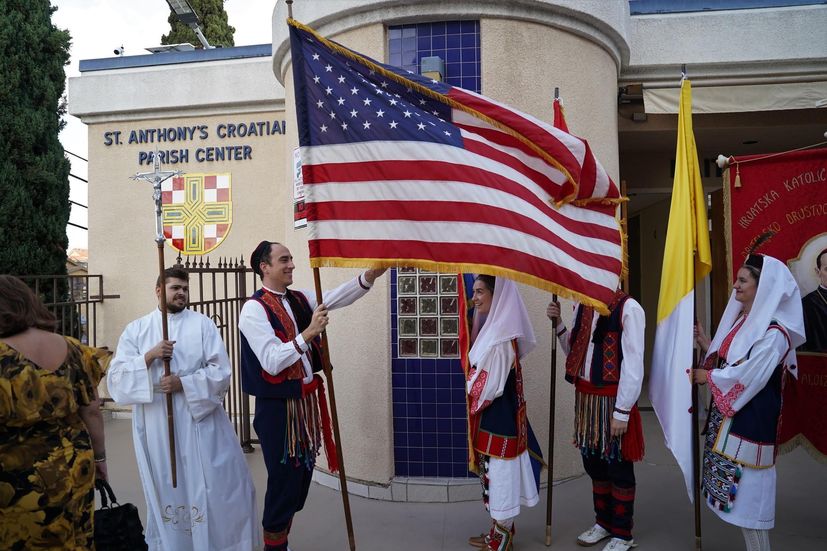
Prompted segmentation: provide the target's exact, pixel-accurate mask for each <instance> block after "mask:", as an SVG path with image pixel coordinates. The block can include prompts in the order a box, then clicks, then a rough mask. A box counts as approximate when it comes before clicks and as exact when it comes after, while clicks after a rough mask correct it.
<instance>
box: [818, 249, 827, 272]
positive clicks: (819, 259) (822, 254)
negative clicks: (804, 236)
mask: <svg viewBox="0 0 827 551" xmlns="http://www.w3.org/2000/svg"><path fill="white" fill-rule="evenodd" d="M825 254H827V249H824V250H823V251H821V252H820V253H818V256H817V257H816V269H818V270H820V269H821V257H822V256H824V255H825Z"/></svg>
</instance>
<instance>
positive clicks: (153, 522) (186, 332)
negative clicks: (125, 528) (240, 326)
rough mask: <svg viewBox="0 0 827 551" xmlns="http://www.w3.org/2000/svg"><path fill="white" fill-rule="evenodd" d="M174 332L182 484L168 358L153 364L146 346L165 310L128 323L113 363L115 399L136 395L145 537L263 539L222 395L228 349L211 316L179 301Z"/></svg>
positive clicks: (225, 545)
mask: <svg viewBox="0 0 827 551" xmlns="http://www.w3.org/2000/svg"><path fill="white" fill-rule="evenodd" d="M168 324H169V339H170V340H173V341H176V342H175V346H174V349H173V354H172V361H171V363H170V371H171V373H173V374H175V375H178V376H179V377H180V378H181V384H182V386H183V392H176V393H174V394H173V408H174V421H175V455H176V463H177V477H178V480H177V482H178V484H177V488H173V487H172V475H171V469H170V460H169V445H168V431H167V416H166V394H164V393H162V392H160V390H159V384H160V379H161V377H162V376H163V373H164V367H163V362H162V361H161V360H155V361H154V362H153V363H152V365H151V366H150V368H149V369H147V366H146V362H145V360H144V354H145V353H146V352H147V351H149V350H150V349H151V348H152V347H154V346H155V345H156V344H157V343H158V342H159V341H161V340H162V333H161V313H160V311H159V310H157V309H156V310H154V311H153V312H151V313H150V314H148V315H146V316H144V317H142V318H140V319H137V320H135V321H133V322H132V323H130V324H129V325H127V327H126V329H125V330H124V332H123V334H122V335H121V338H120V341H119V342H118V349H117V351H116V353H115V357H114V359H113V360H112V363H111V364H110V366H109V370H108V372H107V378H106V382H107V386H108V389H109V393H110V394H111V395H112V398H113V399H114V400H115V401H116V402H118V403H119V404H133V411H132V428H133V439H134V443H135V455H136V457H137V461H138V470H139V472H140V475H141V483H142V486H143V490H144V496H145V497H146V502H147V519H146V541H147V544H148V545H149V549H150V550H157V551H188V550H192V551H208V550H209V551H250V550H252V549H256V550H257V549H261V548H262V546H263V540H262V536H261V531H260V527H259V525H258V518H259V517H258V508H257V506H256V497H255V488H254V486H253V481H252V478H251V476H250V470H249V468H248V466H247V462H246V460H245V459H244V455H243V453H242V451H241V448H240V446H239V443H238V439H237V437H236V435H235V432H234V430H233V427H232V425H231V424H230V420H229V418H228V417H227V413H226V412H225V411H224V408H223V407H222V401H223V399H224V395H225V393H226V392H227V389H228V388H229V385H230V375H231V368H230V362H229V358H228V357H227V351H226V349H225V348H224V343H223V341H222V340H221V335H220V334H219V332H218V329H217V328H216V326H215V324H214V323H213V322H212V321H211V320H210V319H209V318H207V317H206V316H204V315H202V314H199V313H197V312H193V311H192V310H183V311H182V312H178V313H176V314H169V315H168Z"/></svg>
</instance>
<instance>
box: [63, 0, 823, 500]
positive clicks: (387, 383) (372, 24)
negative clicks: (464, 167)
mask: <svg viewBox="0 0 827 551" xmlns="http://www.w3.org/2000/svg"><path fill="white" fill-rule="evenodd" d="M647 4H658V3H655V2H646V1H639V2H631V3H630V2H626V1H624V0H606V1H601V0H591V1H588V0H520V1H515V2H492V1H473V0H471V1H438V2H437V1H427V0H414V1H411V0H407V1H404V2H403V1H399V0H388V1H356V0H352V1H351V0H338V1H326V2H303V1H298V2H296V3H295V5H294V17H295V18H296V19H298V20H299V21H301V22H303V23H305V24H307V25H310V26H312V27H314V28H315V29H316V30H317V31H318V32H319V33H321V34H322V35H324V36H328V37H331V38H333V39H334V40H336V41H338V42H340V43H342V44H344V45H346V46H347V47H349V48H351V49H354V50H356V51H359V52H361V53H363V54H366V55H368V56H370V57H373V58H375V59H378V60H380V61H384V62H389V63H393V64H400V65H403V66H410V67H413V68H417V69H418V65H417V64H418V63H419V61H420V60H421V58H422V57H429V56H439V57H440V58H441V59H442V61H443V62H445V73H446V74H445V75H444V77H445V79H446V80H447V81H448V82H449V83H452V84H458V85H461V86H463V87H477V88H478V89H477V90H476V91H478V92H481V93H482V94H485V95H487V96H489V97H492V98H494V99H496V100H498V101H501V102H504V103H507V104H509V105H512V106H514V107H516V108H517V109H520V110H522V111H525V112H527V113H529V114H531V115H533V116H535V117H538V118H540V119H543V120H547V121H550V120H551V98H552V97H553V91H554V89H555V87H556V88H559V90H560V94H561V97H562V98H563V100H564V104H565V108H566V116H567V120H568V125H569V128H570V129H571V131H572V132H573V133H574V134H577V135H579V136H582V137H584V138H586V139H588V140H589V142H590V144H591V146H592V148H593V149H594V151H595V154H596V155H597V157H598V158H599V159H600V161H601V162H602V164H603V165H604V167H605V168H606V169H607V171H608V172H609V174H610V175H611V176H612V177H613V179H615V181H618V182H620V181H622V182H624V184H625V186H626V187H625V189H626V193H627V194H628V195H629V196H630V199H631V200H630V202H629V207H628V219H629V221H628V228H629V230H628V231H629V268H630V281H629V289H630V291H631V293H632V294H633V295H634V296H635V297H636V298H638V300H640V302H641V303H642V304H643V306H644V308H645V309H646V310H647V315H648V319H647V322H648V323H647V325H648V327H647V342H648V343H651V342H652V339H653V336H654V326H655V320H654V313H655V310H656V304H657V296H658V287H659V282H660V271H661V259H662V250H663V240H664V238H665V229H666V220H667V217H668V208H669V202H668V198H669V193H670V189H671V184H672V175H671V165H670V164H671V162H672V159H673V157H674V147H675V135H676V119H677V117H676V113H677V93H678V86H679V80H680V70H681V65H682V64H685V65H686V68H687V72H688V74H689V77H690V78H691V79H692V83H693V87H694V112H695V129H696V141H697V144H698V150H699V155H700V157H701V170H702V172H703V173H704V176H705V180H704V181H705V186H707V188H708V190H709V191H710V192H714V191H715V190H716V189H719V188H720V178H719V177H717V175H716V167H715V165H714V163H712V162H711V159H714V158H715V157H716V156H717V155H718V154H719V153H723V154H726V155H730V154H731V155H737V154H747V153H752V152H756V153H757V152H770V151H782V150H787V149H792V148H795V147H800V146H805V145H809V144H812V143H814V142H817V141H820V139H821V137H822V133H823V132H824V130H825V129H827V108H819V107H818V105H821V106H823V105H824V103H825V102H827V33H825V32H824V29H825V28H827V6H824V5H823V4H822V5H815V4H814V5H808V4H807V3H805V2H802V3H801V4H803V5H799V6H792V7H761V6H772V5H773V4H777V3H774V2H760V1H756V2H753V3H752V4H754V5H755V6H758V7H756V8H754V9H735V10H720V11H691V8H690V9H689V11H683V12H681V11H680V8H681V6H682V5H685V4H690V3H688V2H679V1H675V2H671V4H672V5H673V7H674V8H675V9H673V10H671V11H674V12H675V13H666V14H663V13H648V12H650V11H653V9H647ZM659 4H660V5H663V4H670V3H669V2H666V3H664V2H660V3H659ZM725 4H726V3H725ZM734 4H740V5H743V4H744V2H740V3H738V2H735V3H734ZM630 5H631V6H632V7H631V9H630ZM285 18H286V7H285V6H284V5H283V3H281V2H280V3H278V4H277V5H276V6H275V9H274V12H273V43H272V45H264V46H250V47H238V48H226V49H221V50H206V51H195V52H176V53H162V54H154V55H145V56H131V57H118V58H111V59H103V60H88V61H85V62H82V63H81V76H80V77H77V78H74V79H71V80H70V83H69V111H70V113H71V114H72V115H75V116H77V117H79V118H80V119H81V120H82V121H83V122H85V123H86V124H87V125H88V128H89V186H90V187H89V272H90V273H93V274H103V275H104V276H105V278H106V286H107V290H108V292H110V293H117V294H119V295H120V299H118V300H115V301H110V302H106V303H105V304H104V306H103V308H102V312H101V314H100V315H101V317H102V319H101V321H100V323H101V327H102V333H100V334H99V335H98V342H99V343H103V344H106V345H109V346H110V347H114V346H115V344H116V343H117V338H118V335H119V334H120V332H121V331H122V329H123V327H124V326H125V324H126V323H127V322H128V321H130V320H132V319H134V318H136V317H138V316H140V315H142V314H143V313H144V312H146V311H148V310H149V309H150V308H152V307H153V304H154V294H153V285H152V284H153V281H154V278H155V275H156V274H157V260H156V252H155V248H154V243H153V237H154V222H153V205H152V200H151V191H150V189H149V185H148V184H146V183H142V182H136V181H132V180H130V179H129V176H130V175H132V174H134V173H136V172H139V171H140V172H143V171H150V170H151V166H149V165H148V164H147V162H148V159H149V156H148V153H151V152H152V151H154V150H155V149H156V147H157V149H158V151H159V152H162V153H163V154H164V158H163V160H165V161H166V162H165V164H164V169H169V170H175V169H180V170H182V171H185V172H186V173H188V174H201V173H205V174H229V175H230V181H231V191H230V196H231V201H232V206H231V209H230V216H231V219H232V225H231V226H230V227H229V230H227V231H226V234H225V236H224V237H223V239H221V240H220V242H219V243H218V244H217V246H216V247H215V248H214V249H213V250H212V251H211V252H210V256H211V258H212V259H216V258H218V257H223V258H227V257H229V258H234V259H238V258H239V257H241V256H242V255H243V257H244V259H247V258H248V257H249V253H250V251H251V250H252V249H253V248H254V247H255V245H256V244H257V243H258V242H259V241H260V240H262V239H271V240H277V241H280V242H283V243H285V244H286V245H287V246H288V247H290V249H291V250H292V252H293V254H294V256H295V258H296V265H297V285H296V286H297V287H299V288H312V273H311V270H310V269H309V267H308V266H309V265H308V260H307V257H308V252H307V246H306V242H307V235H306V231H307V230H306V229H302V228H296V227H295V225H294V164H293V151H294V149H295V148H296V147H297V145H298V138H297V134H296V129H295V120H296V117H295V108H294V105H295V103H294V101H293V81H292V75H291V67H290V55H289V40H288V31H287V26H286V25H285V23H284V21H285ZM446 22H447V23H446ZM463 23H464V24H463ZM454 50H457V51H454ZM469 56H470V57H469ZM454 71H457V72H456V73H454ZM452 78H455V79H456V80H454V81H453V82H452ZM466 79H467V80H466ZM242 127H243V128H244V130H243V131H242V130H241V128H242ZM251 128H255V131H253V132H251V130H250V129H251ZM159 129H160V130H159ZM170 129H171V130H170ZM231 129H232V130H231ZM251 133H252V134H253V135H251ZM222 154H223V156H224V160H217V158H220V155H222ZM713 215H714V212H713ZM222 223H226V220H225V221H224V222H222ZM714 240H715V234H713V241H714ZM213 245H215V243H213ZM715 245H716V246H718V247H722V246H723V244H722V243H720V242H718V243H717V244H715ZM175 256H176V251H174V250H173V249H172V248H169V247H168V248H167V251H166V259H167V263H168V264H172V263H173V262H174V259H175ZM355 273H356V272H355V271H353V270H343V269H336V270H334V269H323V270H322V282H323V285H324V286H325V287H329V286H333V285H335V284H336V283H338V282H341V281H344V280H345V279H347V278H348V277H352V276H353V275H354V274H355ZM423 275H424V276H425V277H431V276H430V275H428V274H417V273H402V272H394V273H390V272H389V273H388V274H387V275H386V276H385V277H383V278H382V279H381V280H380V281H379V282H378V284H377V285H376V286H375V289H374V290H373V291H371V293H369V295H368V296H367V297H366V298H364V299H363V300H361V301H359V302H358V303H356V304H355V305H353V306H351V307H349V308H348V309H347V310H344V311H340V312H336V313H335V314H334V316H333V320H332V325H331V328H330V330H329V335H330V341H331V347H332V360H333V363H334V365H335V366H336V394H337V401H338V406H339V408H338V409H339V416H340V425H341V429H342V440H343V442H344V453H345V459H346V461H347V473H348V475H349V477H350V478H352V479H354V486H353V488H351V489H352V491H356V492H357V493H364V494H365V495H371V496H373V497H379V498H385V499H410V500H425V501H439V500H448V499H451V500H455V499H475V498H476V497H477V496H478V488H477V486H476V485H475V484H474V483H473V481H471V482H470V483H465V482H466V480H467V479H463V476H464V473H462V472H461V468H459V470H458V467H457V466H458V465H459V466H460V467H461V464H462V453H461V452H462V443H461V441H460V440H459V439H458V434H459V432H461V430H462V427H461V423H457V422H456V421H457V420H458V416H459V414H457V413H456V408H454V409H451V408H450V407H448V408H439V407H438V406H439V405H444V404H443V401H442V400H437V399H433V397H434V396H436V394H433V393H431V392H430V391H431V390H435V387H437V388H438V382H439V381H443V380H445V381H448V380H449V379H450V380H451V381H455V380H456V375H457V373H456V371H455V370H456V369H458V363H457V361H456V359H455V358H453V357H451V356H450V355H448V356H447V357H440V356H439V353H437V354H436V355H432V354H431V353H430V350H431V349H430V348H424V347H425V344H422V341H423V340H429V339H428V338H426V336H424V335H415V336H413V337H411V338H410V340H411V341H416V342H417V343H419V345H420V346H422V347H423V348H421V349H418V350H419V351H420V352H421V351H423V350H428V354H426V355H423V354H422V353H415V354H409V353H407V354H402V347H401V346H400V339H404V338H405V337H404V336H403V335H402V333H401V332H400V330H399V327H400V326H399V323H400V321H399V320H400V318H401V317H402V315H401V311H399V310H398V308H399V304H400V303H399V302H398V301H399V300H401V297H402V291H401V290H400V289H401V286H400V285H401V284H400V283H399V282H400V281H402V280H401V279H400V278H406V277H407V278H413V279H409V280H406V281H411V282H415V281H420V280H419V279H417V278H420V277H422V276H423ZM724 284H725V283H724ZM397 291H399V293H400V294H397ZM522 291H523V296H524V298H525V300H526V303H527V305H528V306H529V309H530V311H531V316H532V322H533V323H534V327H535V330H536V332H537V335H538V347H537V348H536V350H535V351H534V352H533V353H532V354H531V355H530V356H529V357H528V358H527V361H526V362H525V364H524V372H525V376H526V379H527V381H526V386H527V389H528V390H527V401H528V408H529V417H530V419H532V421H533V425H534V428H535V431H536V433H537V436H538V438H539V440H540V442H541V443H542V444H543V445H545V442H547V441H548V435H549V427H548V417H549V411H548V408H549V401H550V400H549V383H550V381H549V376H550V369H549V364H550V356H549V355H550V338H549V334H550V324H549V323H548V320H547V319H545V316H544V311H545V305H546V304H547V302H548V300H549V298H550V296H549V295H548V294H547V293H545V292H542V291H539V290H537V289H533V288H528V287H522ZM420 294H421V293H420ZM710 295H713V298H714V295H715V289H714V286H711V287H708V288H707V291H706V293H702V296H703V298H704V300H705V301H707V302H708V301H709V300H710ZM718 295H719V296H720V293H718ZM414 296H416V297H418V298H423V297H420V296H419V295H418V294H416V292H414ZM425 298H427V297H425ZM449 336H450V335H449ZM434 340H435V339H434ZM414 346H415V344H414ZM429 346H430V345H429ZM647 358H648V355H647ZM432 362H433V363H432ZM557 364H558V371H559V370H561V369H562V365H563V358H562V356H561V357H560V358H558V361H557ZM441 370H454V372H453V374H450V376H449V373H447V372H441ZM440 375H445V378H444V379H440V378H439V376H440ZM433 376H436V378H431V377H433ZM558 376H559V375H558ZM426 380H427V382H426ZM559 380H560V381H562V378H560V379H559ZM429 382H431V383H432V385H433V386H429ZM644 392H645V391H644ZM458 393H459V394H458ZM427 396H430V397H431V398H428V397H427ZM457 396H460V397H461V396H462V394H461V389H459V390H457V389H454V391H453V393H452V394H451V397H450V399H449V401H450V402H451V403H450V405H451V406H454V405H456V404H457V403H458V401H457V400H458V399H457ZM417 400H419V402H417ZM647 402H648V400H647V399H646V398H645V396H644V397H643V398H642V403H644V404H645V403H647ZM555 404H556V406H555V412H554V416H555V419H556V437H555V440H556V443H557V445H556V446H555V456H554V458H553V460H554V462H553V463H554V471H553V476H554V478H555V479H560V478H565V477H569V476H573V475H576V474H579V473H580V472H581V470H582V467H581V465H580V461H579V458H578V454H577V451H576V450H574V449H573V448H572V447H571V446H570V445H569V441H570V425H571V422H572V409H573V392H572V390H571V388H570V387H569V386H568V385H566V384H565V383H560V384H558V385H557V395H556V397H555ZM432 406H433V407H432ZM427 412H431V413H427ZM433 412H435V413H433ZM431 428H433V430H430V429H431ZM446 450H447V451H446ZM458 450H459V451H458ZM321 464H323V463H321ZM446 465H447V467H446ZM446 473H447V474H446ZM320 480H321V481H322V482H326V481H329V480H330V479H327V478H325V476H324V474H322V475H320Z"/></svg>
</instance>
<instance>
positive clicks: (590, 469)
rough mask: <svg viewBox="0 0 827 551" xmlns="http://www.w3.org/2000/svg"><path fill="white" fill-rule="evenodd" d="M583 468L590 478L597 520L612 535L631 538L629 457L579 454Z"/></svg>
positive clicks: (632, 475) (632, 480)
mask: <svg viewBox="0 0 827 551" xmlns="http://www.w3.org/2000/svg"><path fill="white" fill-rule="evenodd" d="M583 468H585V469H586V473H587V474H588V475H589V476H590V477H591V479H592V493H593V497H594V514H595V518H596V521H597V524H599V525H600V526H602V527H603V528H605V529H606V530H608V531H609V532H611V534H612V536H613V537H615V538H620V539H623V540H630V539H632V526H633V524H634V522H633V516H634V511H635V468H634V463H632V462H631V461H605V460H603V459H601V458H600V456H599V455H591V454H587V455H583Z"/></svg>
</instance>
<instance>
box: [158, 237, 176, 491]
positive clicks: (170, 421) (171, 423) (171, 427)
mask: <svg viewBox="0 0 827 551" xmlns="http://www.w3.org/2000/svg"><path fill="white" fill-rule="evenodd" d="M158 271H159V273H160V276H161V293H160V304H159V306H160V308H161V332H162V335H163V336H162V338H163V339H164V340H165V341H168V340H169V324H168V323H167V281H166V278H165V277H164V242H163V241H158ZM169 374H170V369H169V358H164V376H166V377H169ZM167 431H168V432H169V464H170V469H171V471H172V487H173V488H177V487H178V474H177V469H176V463H175V420H174V417H173V409H172V394H171V393H167Z"/></svg>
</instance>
